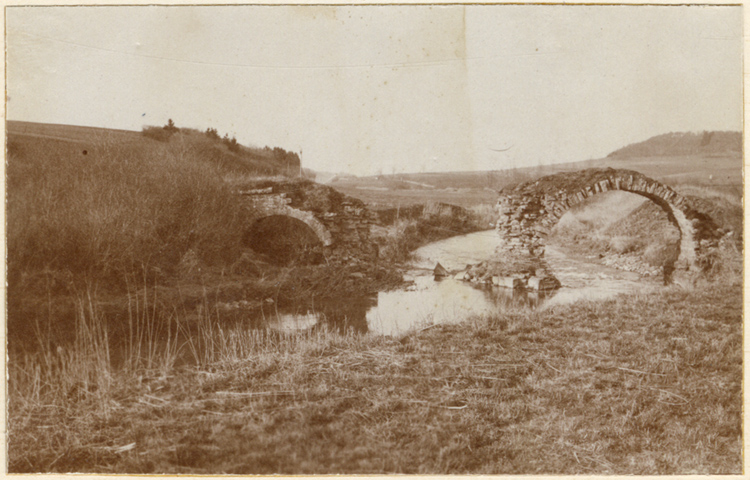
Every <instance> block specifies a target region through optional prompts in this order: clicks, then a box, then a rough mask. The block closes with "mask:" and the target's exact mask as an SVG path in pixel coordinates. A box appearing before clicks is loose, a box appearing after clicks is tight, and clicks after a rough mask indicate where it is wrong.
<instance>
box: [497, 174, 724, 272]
mask: <svg viewBox="0 0 750 480" xmlns="http://www.w3.org/2000/svg"><path fill="white" fill-rule="evenodd" d="M614 190H621V191H625V192H630V193H635V194H638V195H641V196H644V197H646V198H648V199H649V200H651V201H652V202H654V203H656V204H657V205H659V207H661V208H662V209H663V210H664V211H665V212H666V213H667V217H668V218H669V221H670V222H672V223H673V224H674V225H676V226H677V228H678V229H679V230H680V253H679V257H678V258H677V261H676V264H675V265H674V267H675V268H676V269H681V270H693V271H694V270H698V268H699V267H698V259H699V258H700V256H701V255H702V254H703V253H704V251H705V250H706V249H708V248H710V247H711V246H715V245H716V244H717V243H718V240H719V239H720V238H721V234H722V232H720V231H718V228H717V227H716V225H715V223H714V222H713V221H712V220H711V219H710V218H709V217H708V216H707V215H705V214H703V213H701V212H699V211H697V210H696V209H695V208H693V207H692V206H691V205H690V202H689V201H688V200H687V199H686V198H685V197H683V196H681V195H680V194H678V193H677V192H675V191H674V190H672V189H671V188H670V187H668V186H666V185H664V184H662V183H660V182H658V181H656V180H654V179H651V178H649V177H647V176H645V175H643V174H641V173H639V172H635V171H632V170H620V169H617V170H616V169H611V168H607V169H587V170H581V171H578V172H565V173H559V174H555V175H549V176H546V177H542V178H540V179H538V180H536V181H531V182H526V183H523V184H520V185H517V186H514V187H510V188H506V189H503V190H502V191H501V192H500V199H499V200H498V204H497V208H498V212H499V218H498V222H497V227H496V229H497V232H498V234H499V235H500V236H501V238H502V239H503V240H504V242H503V245H502V246H501V250H503V251H504V252H506V253H509V254H521V255H531V256H536V257H542V256H543V255H544V248H545V243H546V238H547V235H548V234H549V232H550V230H551V229H552V228H553V227H554V226H555V224H557V222H558V220H559V219H560V218H561V217H562V216H563V215H564V214H565V213H566V212H567V211H568V210H569V209H570V208H572V207H573V206H575V205H576V204H578V203H581V202H583V201H585V200H586V199H587V198H589V197H591V196H593V195H596V194H599V193H603V192H608V191H614Z"/></svg>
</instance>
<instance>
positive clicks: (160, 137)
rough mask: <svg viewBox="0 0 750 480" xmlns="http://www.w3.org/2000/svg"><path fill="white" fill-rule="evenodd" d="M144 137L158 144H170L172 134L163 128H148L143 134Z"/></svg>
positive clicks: (145, 128) (144, 129)
mask: <svg viewBox="0 0 750 480" xmlns="http://www.w3.org/2000/svg"><path fill="white" fill-rule="evenodd" d="M141 133H143V136H144V137H147V138H151V139H153V140H156V141H158V142H168V141H169V139H170V137H171V136H172V133H171V132H169V131H168V130H165V129H164V128H161V127H154V126H146V127H143V130H142V132H141Z"/></svg>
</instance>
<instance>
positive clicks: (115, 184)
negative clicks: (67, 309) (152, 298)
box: [7, 141, 246, 281]
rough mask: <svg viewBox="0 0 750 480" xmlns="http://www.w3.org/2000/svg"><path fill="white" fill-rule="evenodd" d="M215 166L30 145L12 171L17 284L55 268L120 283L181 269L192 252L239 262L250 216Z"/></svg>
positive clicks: (177, 151)
mask: <svg viewBox="0 0 750 480" xmlns="http://www.w3.org/2000/svg"><path fill="white" fill-rule="evenodd" d="M221 174H222V172H221V171H220V170H219V169H218V168H217V167H215V166H213V165H211V164H209V163H208V162H204V161H202V159H201V158H200V157H198V156H196V155H194V154H193V153H192V152H191V151H190V150H189V149H188V148H186V147H184V146H182V147H181V146H179V145H177V146H175V145H163V146H162V145H159V146H157V147H156V148H152V147H149V148H143V147H141V146H138V145H125V144H123V145H117V144H114V145H113V144H107V143H105V144H99V145H97V146H96V147H94V148H92V149H90V150H89V151H87V154H86V155H82V154H80V153H79V154H76V151H65V150H62V149H60V148H59V143H56V142H52V141H47V142H45V141H41V142H38V143H35V144H33V145H29V146H26V152H25V154H24V155H23V157H10V158H9V160H8V170H7V179H8V185H7V191H8V225H7V228H8V251H9V265H8V266H9V276H10V278H11V280H12V281H13V280H16V279H17V278H18V276H19V275H21V274H22V273H25V274H28V273H30V272H35V271H40V270H44V269H50V270H55V271H63V272H70V273H72V274H73V275H74V276H75V277H76V278H79V279H84V278H85V279H86V280H87V281H92V280H104V279H113V278H114V279H121V278H124V277H125V276H128V275H130V276H132V275H133V274H134V273H136V274H137V273H139V272H144V271H149V270H151V269H153V268H159V269H165V270H173V269H174V268H175V267H176V266H177V265H178V264H179V262H180V259H181V258H182V257H183V256H184V255H185V254H186V253H187V252H188V251H190V250H192V251H194V252H195V254H196V255H197V256H198V258H199V259H201V260H202V261H205V262H206V263H212V264H216V263H220V264H221V263H227V262H229V261H231V260H233V259H234V258H236V256H237V254H238V252H239V250H240V246H241V240H242V233H243V221H242V220H243V218H244V217H245V215H246V213H245V212H244V211H243V209H242V206H241V205H240V203H239V202H238V201H237V199H236V197H234V196H233V194H232V192H231V190H230V188H229V187H228V186H227V185H226V183H225V182H224V181H223V179H222V177H221Z"/></svg>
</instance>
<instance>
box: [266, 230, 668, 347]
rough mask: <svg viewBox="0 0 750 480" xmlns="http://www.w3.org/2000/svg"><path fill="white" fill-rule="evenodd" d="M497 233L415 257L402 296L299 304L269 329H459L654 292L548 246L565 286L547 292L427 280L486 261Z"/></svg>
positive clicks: (645, 283)
mask: <svg viewBox="0 0 750 480" xmlns="http://www.w3.org/2000/svg"><path fill="white" fill-rule="evenodd" d="M498 238H499V237H498V236H497V234H496V233H495V232H494V231H489V232H478V233H473V234H469V235H463V236H460V237H453V238H449V239H447V240H443V241H440V242H435V243H433V244H430V245H427V246H425V247H422V248H420V249H419V250H417V252H416V260H415V265H414V270H413V271H412V272H410V274H409V275H407V277H406V280H408V281H410V282H412V283H411V285H409V286H408V287H405V288H402V289H400V290H395V291H389V292H380V293H378V294H377V295H367V296H362V297H355V298H339V299H334V300H327V301H326V302H324V303H322V302H311V304H310V305H306V306H305V307H300V306H298V307H297V308H298V310H297V311H296V312H289V311H286V312H284V313H282V314H277V315H276V318H274V319H271V320H270V321H269V322H268V325H269V327H271V328H274V329H277V330H282V331H292V332H293V331H304V330H310V329H313V328H316V326H319V325H323V324H325V325H326V326H328V327H333V328H336V329H339V330H355V331H357V332H362V333H365V332H371V333H373V334H377V335H392V336H399V335H402V334H404V333H406V332H408V331H410V330H414V329H418V328H421V327H424V326H427V325H431V324H435V323H457V322H462V321H465V320H467V319H469V318H471V317H474V316H483V315H493V314H497V313H499V312H502V311H505V310H508V309H510V308H548V307H551V306H553V305H560V304H566V303H572V302H575V301H577V300H580V299H588V300H600V299H605V298H610V297H613V296H615V295H617V294H619V293H625V292H635V291H639V290H643V289H645V288H653V286H654V285H655V283H654V280H647V279H644V278H642V277H640V276H639V275H637V274H634V273H629V272H622V271H619V270H615V269H612V268H609V267H606V266H604V265H598V264H593V263H587V262H585V261H581V260H580V259H574V258H570V257H568V256H566V255H564V254H563V253H562V252H560V251H559V250H557V249H555V248H554V247H553V246H548V247H547V253H546V254H545V258H546V260H547V263H548V264H549V265H550V267H551V269H552V270H553V271H554V272H555V275H556V276H557V277H558V278H559V280H560V281H561V282H562V284H563V288H561V289H559V290H555V291H552V292H548V293H544V292H533V291H526V290H512V289H508V288H503V287H495V286H488V285H480V284H474V283H468V282H463V281H459V280H455V279H453V278H451V277H447V278H445V279H442V280H435V279H434V278H433V276H432V274H431V270H432V268H434V266H435V264H436V263H437V262H440V263H441V264H442V265H443V266H445V267H446V268H447V269H448V270H449V271H453V272H455V271H460V270H463V269H464V268H465V267H466V265H467V264H471V263H479V262H481V261H483V260H486V259H488V258H491V257H492V255H493V254H494V251H495V247H496V246H497V244H498Z"/></svg>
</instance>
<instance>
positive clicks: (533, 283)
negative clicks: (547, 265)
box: [526, 276, 560, 290]
mask: <svg viewBox="0 0 750 480" xmlns="http://www.w3.org/2000/svg"><path fill="white" fill-rule="evenodd" d="M526 286H527V287H528V288H530V289H532V290H555V289H556V288H560V281H559V280H558V279H556V278H555V277H552V276H546V277H531V278H529V280H528V281H527V282H526Z"/></svg>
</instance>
